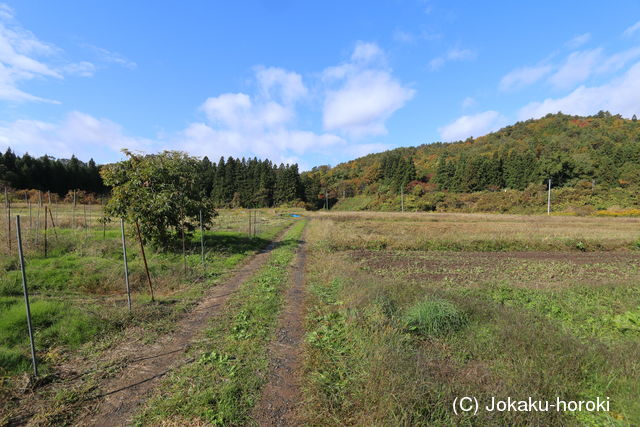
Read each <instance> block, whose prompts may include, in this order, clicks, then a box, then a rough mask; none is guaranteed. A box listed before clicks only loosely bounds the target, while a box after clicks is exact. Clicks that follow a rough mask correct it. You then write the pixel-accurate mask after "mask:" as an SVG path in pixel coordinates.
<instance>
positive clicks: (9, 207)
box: [5, 189, 11, 252]
mask: <svg viewBox="0 0 640 427" xmlns="http://www.w3.org/2000/svg"><path fill="white" fill-rule="evenodd" d="M5 191H6V189H5ZM5 196H6V193H5ZM7 242H8V243H9V252H11V201H9V199H8V198H7Z"/></svg>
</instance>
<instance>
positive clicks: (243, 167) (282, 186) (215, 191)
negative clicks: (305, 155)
mask: <svg viewBox="0 0 640 427" xmlns="http://www.w3.org/2000/svg"><path fill="white" fill-rule="evenodd" d="M202 175H203V176H202V178H203V182H204V186H205V189H206V192H207V194H208V195H209V196H210V197H211V198H212V200H213V202H214V203H215V204H216V205H217V206H223V207H246V208H256V207H270V206H279V205H282V204H285V203H293V202H299V203H301V204H302V203H311V204H312V205H313V206H309V207H314V206H315V205H316V204H318V203H319V193H320V188H319V186H318V185H317V183H314V182H311V181H310V180H309V179H301V178H300V173H299V171H298V165H297V164H292V165H289V164H286V165H285V164H282V163H281V164H280V165H276V164H274V163H272V162H271V161H270V160H258V159H256V158H253V159H248V160H247V159H244V158H243V159H234V158H233V157H229V158H227V159H226V161H225V159H224V157H221V158H220V160H219V161H218V163H217V164H216V163H212V162H211V161H210V160H209V159H208V158H207V157H205V158H203V159H202Z"/></svg>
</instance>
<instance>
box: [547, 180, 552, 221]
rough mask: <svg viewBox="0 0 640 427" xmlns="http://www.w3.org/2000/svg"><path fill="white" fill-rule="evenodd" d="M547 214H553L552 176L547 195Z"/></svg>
mask: <svg viewBox="0 0 640 427" xmlns="http://www.w3.org/2000/svg"><path fill="white" fill-rule="evenodd" d="M547 215H551V178H549V194H548V196H547Z"/></svg>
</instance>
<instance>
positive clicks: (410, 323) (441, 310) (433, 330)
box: [404, 299, 468, 337]
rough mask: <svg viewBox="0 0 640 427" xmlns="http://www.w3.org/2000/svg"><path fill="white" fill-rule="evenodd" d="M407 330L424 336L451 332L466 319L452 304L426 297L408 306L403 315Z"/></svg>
mask: <svg viewBox="0 0 640 427" xmlns="http://www.w3.org/2000/svg"><path fill="white" fill-rule="evenodd" d="M404 323H405V324H406V328H407V330H408V331H411V332H413V333H415V334H419V335H422V336H425V337H429V336H438V335H444V334H448V333H453V332H455V331H457V330H459V329H461V328H463V327H464V326H465V325H466V324H467V323H468V319H467V316H466V314H465V313H463V312H461V311H460V310H459V309H458V308H457V307H456V306H455V305H454V304H452V303H451V302H449V301H445V300H441V299H427V300H424V301H420V302H418V303H416V304H415V305H414V306H412V307H411V308H409V310H408V311H407V313H406V314H405V316H404Z"/></svg>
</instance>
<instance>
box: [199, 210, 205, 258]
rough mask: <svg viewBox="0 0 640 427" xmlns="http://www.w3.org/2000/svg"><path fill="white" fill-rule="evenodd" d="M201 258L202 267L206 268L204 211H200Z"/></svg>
mask: <svg viewBox="0 0 640 427" xmlns="http://www.w3.org/2000/svg"><path fill="white" fill-rule="evenodd" d="M200 256H201V257H202V266H203V267H204V266H205V264H204V224H203V223H202V210H200Z"/></svg>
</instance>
